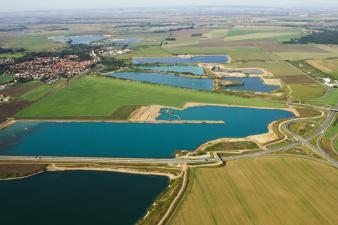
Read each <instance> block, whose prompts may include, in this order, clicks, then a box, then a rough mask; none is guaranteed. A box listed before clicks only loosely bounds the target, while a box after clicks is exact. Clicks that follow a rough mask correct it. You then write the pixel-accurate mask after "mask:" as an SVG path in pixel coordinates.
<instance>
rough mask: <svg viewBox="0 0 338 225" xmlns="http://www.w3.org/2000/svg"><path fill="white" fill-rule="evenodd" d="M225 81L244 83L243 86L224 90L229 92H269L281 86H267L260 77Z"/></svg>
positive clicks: (233, 78)
mask: <svg viewBox="0 0 338 225" xmlns="http://www.w3.org/2000/svg"><path fill="white" fill-rule="evenodd" d="M223 80H231V81H240V82H243V83H244V85H241V86H229V87H224V88H222V89H229V90H241V91H263V92H267V91H273V90H276V89H278V88H280V87H279V86H272V85H265V84H264V83H263V81H262V80H261V79H260V78H259V77H227V78H223Z"/></svg>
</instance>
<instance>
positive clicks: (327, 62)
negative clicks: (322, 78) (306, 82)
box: [306, 59, 338, 79]
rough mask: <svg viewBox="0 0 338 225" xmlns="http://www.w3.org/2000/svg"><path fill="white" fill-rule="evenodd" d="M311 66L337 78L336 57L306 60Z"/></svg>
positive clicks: (337, 61)
mask: <svg viewBox="0 0 338 225" xmlns="http://www.w3.org/2000/svg"><path fill="white" fill-rule="evenodd" d="M306 62H307V63H308V64H310V65H311V66H313V67H315V68H316V69H318V70H320V71H322V72H323V73H327V74H329V75H330V76H332V77H334V78H335V79H338V59H317V60H307V61H306Z"/></svg>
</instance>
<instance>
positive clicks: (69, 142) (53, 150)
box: [0, 106, 294, 158]
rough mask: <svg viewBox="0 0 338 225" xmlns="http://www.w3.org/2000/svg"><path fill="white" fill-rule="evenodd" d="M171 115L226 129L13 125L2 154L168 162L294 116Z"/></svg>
mask: <svg viewBox="0 0 338 225" xmlns="http://www.w3.org/2000/svg"><path fill="white" fill-rule="evenodd" d="M173 111H174V112H173V114H175V115H179V116H180V118H182V120H223V121H225V122H226V123H225V124H203V123H202V124H189V123H183V124H170V123H169V124H168V123H165V124H151V123H94V122H79V123H76V122H71V123H57V122H55V123H54V122H17V123H15V124H14V125H12V126H10V127H9V128H7V129H5V130H3V131H2V132H0V154H1V155H27V156H28V155H30V156H96V157H144V158H170V157H173V153H174V152H175V150H195V149H196V148H198V147H199V146H200V145H202V144H203V143H205V142H207V141H210V140H215V139H218V138H225V137H228V138H240V137H245V136H248V135H254V134H260V133H265V132H267V131H268V128H267V127H268V124H269V123H271V122H273V121H275V120H278V119H281V118H290V117H293V116H294V114H293V113H291V112H289V111H284V110H268V109H254V108H241V107H220V106H202V107H193V108H188V109H186V110H184V111H180V110H177V111H176V110H173ZM166 116H168V114H166V115H163V116H161V117H159V118H158V119H159V120H163V119H168V118H165V117H166Z"/></svg>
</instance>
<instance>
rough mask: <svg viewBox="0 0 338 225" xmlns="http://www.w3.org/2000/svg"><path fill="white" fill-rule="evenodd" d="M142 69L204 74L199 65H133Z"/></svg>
mask: <svg viewBox="0 0 338 225" xmlns="http://www.w3.org/2000/svg"><path fill="white" fill-rule="evenodd" d="M134 67H135V68H140V69H144V70H153V71H162V72H176V73H192V74H194V75H197V76H201V75H203V74H204V69H203V68H201V67H199V66H134Z"/></svg>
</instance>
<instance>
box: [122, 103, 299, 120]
mask: <svg viewBox="0 0 338 225" xmlns="http://www.w3.org/2000/svg"><path fill="white" fill-rule="evenodd" d="M207 105H212V106H225V107H244V108H255V109H278V110H285V111H290V112H292V113H294V114H295V115H296V116H299V113H298V112H297V110H296V109H294V108H293V107H288V108H278V107H257V106H240V105H225V104H209V103H195V102H187V103H186V104H185V105H184V106H183V108H182V109H180V108H175V107H167V106H162V105H150V106H141V107H139V108H138V109H136V110H135V111H134V113H133V114H132V115H131V117H130V118H129V121H131V122H137V121H149V122H150V121H157V120H156V118H157V117H159V116H160V115H161V114H160V110H161V109H162V108H170V109H175V110H185V109H187V108H190V107H197V106H207ZM201 122H202V121H201Z"/></svg>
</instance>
